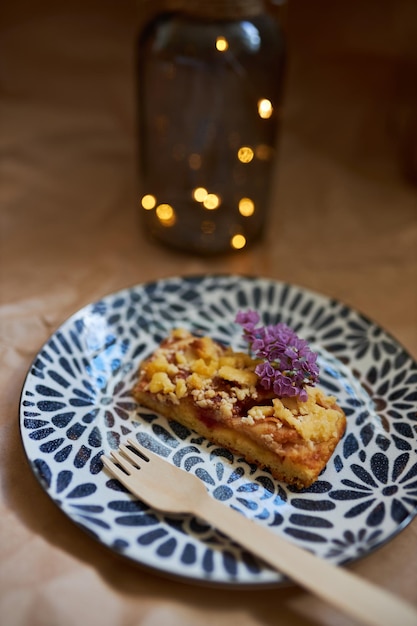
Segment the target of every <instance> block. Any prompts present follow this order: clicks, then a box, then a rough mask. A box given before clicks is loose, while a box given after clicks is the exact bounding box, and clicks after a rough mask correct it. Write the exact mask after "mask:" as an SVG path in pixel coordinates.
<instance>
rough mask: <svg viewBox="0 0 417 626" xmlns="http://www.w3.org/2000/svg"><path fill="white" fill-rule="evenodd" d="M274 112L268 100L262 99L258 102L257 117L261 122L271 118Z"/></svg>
mask: <svg viewBox="0 0 417 626" xmlns="http://www.w3.org/2000/svg"><path fill="white" fill-rule="evenodd" d="M273 111H274V107H273V106H272V102H271V101H270V100H268V98H262V99H261V100H258V113H259V117H261V118H262V119H263V120H267V119H269V118H270V117H271V115H272V113H273Z"/></svg>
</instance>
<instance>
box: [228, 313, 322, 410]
mask: <svg viewBox="0 0 417 626" xmlns="http://www.w3.org/2000/svg"><path fill="white" fill-rule="evenodd" d="M259 321H260V318H259V315H258V313H256V311H252V310H249V311H246V312H242V311H240V312H239V313H238V314H237V316H236V323H238V324H240V325H241V326H242V328H243V336H244V339H245V340H246V341H247V343H248V346H249V350H250V352H252V353H253V354H254V356H255V358H257V359H261V360H262V363H260V364H258V365H257V366H256V368H255V372H256V374H257V375H258V376H259V379H260V382H261V385H262V386H263V387H264V388H265V389H271V388H272V389H273V391H274V393H276V395H277V396H280V397H294V396H299V398H300V400H302V401H305V400H307V397H308V396H307V392H306V390H305V385H314V384H315V383H316V382H317V380H318V376H319V368H318V365H317V354H316V353H315V352H312V350H310V348H309V346H308V344H307V342H306V341H305V340H304V339H300V337H298V336H297V335H296V333H295V332H294V331H293V330H292V329H291V328H290V327H289V326H287V325H286V324H283V323H279V324H276V325H274V326H260V327H258V328H257V324H258V323H259Z"/></svg>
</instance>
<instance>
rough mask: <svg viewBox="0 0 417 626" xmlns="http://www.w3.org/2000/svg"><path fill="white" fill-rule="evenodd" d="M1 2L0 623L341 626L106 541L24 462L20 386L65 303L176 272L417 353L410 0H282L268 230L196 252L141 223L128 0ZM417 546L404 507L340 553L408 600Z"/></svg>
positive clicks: (416, 155) (416, 21)
mask: <svg viewBox="0 0 417 626" xmlns="http://www.w3.org/2000/svg"><path fill="white" fill-rule="evenodd" d="M8 4H9V6H8V7H6V8H5V7H3V9H1V11H2V13H1V15H0V18H1V19H0V28H1V31H2V32H1V33H0V35H1V37H0V40H1V55H0V58H1V59H2V60H1V65H0V85H1V89H0V119H1V125H2V130H1V133H0V150H1V155H2V179H1V186H0V190H1V191H0V194H1V209H0V211H1V213H0V218H1V278H0V297H1V307H0V320H1V322H0V341H1V351H0V362H1V368H0V407H1V409H0V427H1V431H0V432H1V434H0V446H1V454H0V468H1V469H0V471H1V477H2V481H1V485H2V486H1V498H0V507H1V514H0V527H1V533H0V536H1V546H0V580H1V586H0V615H1V621H2V624H5V626H11V625H13V626H15V625H16V626H20V625H22V626H23V625H25V626H26V625H28V624H30V625H31V626H32V625H34V626H36V625H39V626H41V625H42V626H49V625H51V626H52V625H53V626H56V625H59V626H66V625H72V624H76V623H80V622H81V621H82V622H83V623H86V624H90V625H91V626H95V625H96V624H97V625H98V624H100V625H101V626H114V625H119V624H120V625H140V626H159V625H164V626H165V625H168V626H176V625H178V626H179V625H181V626H188V625H189V626H206V625H208V624H213V623H215V624H216V626H226V625H227V626H232V625H233V624H239V626H254V625H258V624H264V625H266V626H270V625H271V626H272V624H288V625H290V626H307V625H308V626H310V625H313V624H323V625H329V626H330V625H331V626H339V625H344V624H351V623H353V622H352V621H351V620H349V619H348V618H347V617H345V616H342V615H341V614H339V613H338V612H337V611H336V610H335V609H333V608H331V607H329V606H326V605H325V604H324V603H323V602H321V601H320V600H318V599H316V598H313V597H312V596H310V595H309V594H308V593H307V592H305V591H303V590H302V589H300V588H298V587H297V586H290V587H288V588H279V589H262V590H261V589H258V590H253V591H247V592H245V593H242V591H231V590H228V589H207V588H202V587H194V586H190V585H187V584H184V583H180V582H177V581H170V580H167V579H165V578H163V577H161V576H158V575H157V574H151V573H146V572H144V571H142V570H141V569H138V568H136V567H135V566H134V565H132V564H130V563H127V562H124V561H123V560H120V558H118V557H117V556H115V555H114V554H113V553H111V552H109V551H107V550H105V549H104V548H102V547H101V546H100V545H98V544H97V543H96V542H95V541H93V540H92V539H90V538H89V537H88V536H86V535H85V534H84V533H83V532H82V531H80V530H79V529H78V528H77V527H76V526H75V525H74V524H73V523H72V522H71V521H70V520H69V519H67V518H66V517H65V516H64V515H63V514H62V513H61V512H60V510H59V509H58V508H56V507H55V506H54V504H53V503H52V501H50V499H49V498H48V497H47V496H46V495H45V494H44V493H43V491H42V490H41V488H40V486H39V485H38V483H37V481H36V480H35V478H34V476H33V475H32V473H31V471H30V470H29V467H28V464H27V461H26V459H25V455H24V452H23V449H22V445H21V440H20V435H19V428H18V418H17V415H18V405H19V394H20V391H21V387H22V384H23V381H24V377H25V375H26V372H27V370H28V368H29V366H30V363H31V361H32V359H33V357H34V356H35V354H36V353H37V351H38V350H39V348H40V347H41V345H42V344H43V342H44V341H45V340H46V339H47V338H48V337H49V336H50V334H51V333H52V332H53V331H54V330H55V329H56V328H57V327H58V326H59V325H60V324H61V323H62V322H63V321H64V320H65V319H66V318H67V317H68V316H69V315H70V314H72V313H73V312H75V311H77V310H78V309H79V308H81V307H82V306H84V305H85V304H87V303H89V302H91V301H93V300H96V299H99V298H100V297H102V296H103V295H105V294H108V293H111V292H114V291H117V290H119V289H122V288H124V287H128V286H131V285H134V284H138V283H142V282H145V281H149V280H154V279H158V278H161V277H167V276H173V275H188V274H196V273H214V272H227V273H239V274H251V275H256V276H265V277H268V278H273V279H277V280H282V281H286V282H290V283H294V284H297V285H301V286H304V287H307V288H310V289H313V290H315V291H318V292H321V293H323V294H325V295H327V296H330V297H334V298H338V299H340V300H342V301H344V302H346V303H347V304H348V305H350V306H352V307H354V308H356V309H358V310H360V311H362V312H364V313H365V314H366V315H367V316H369V317H371V318H373V319H374V320H376V321H377V322H378V323H379V324H380V325H381V326H383V327H384V328H385V329H387V330H388V331H389V332H390V333H391V334H392V335H394V336H395V337H396V338H397V339H398V340H399V341H400V342H401V343H402V344H403V345H404V346H405V347H406V348H407V350H408V351H409V352H410V353H411V354H412V355H413V356H414V357H417V293H416V285H417V184H416V178H417V116H416V110H417V93H416V86H415V85H416V83H417V81H416V74H417V49H416V45H415V42H416V41H417V32H416V31H417V13H416V10H415V9H416V5H415V3H413V2H410V1H406V0H402V1H400V2H397V3H390V2H385V1H384V2H373V1H366V2H362V3H356V6H352V4H353V5H355V3H348V5H347V6H344V7H342V5H341V3H332V2H330V0H328V1H324V0H316V2H314V3H307V2H302V1H301V0H299V1H298V0H293V1H292V2H290V5H289V8H288V11H287V28H288V44H289V52H290V54H289V65H288V73H287V85H286V97H285V106H284V112H283V121H282V133H281V140H280V146H279V161H278V166H277V171H276V177H275V187H274V194H273V200H272V206H271V215H270V223H269V227H268V230H267V235H266V236H265V238H264V240H263V241H262V242H261V243H259V244H257V245H256V246H254V247H253V248H250V249H248V250H245V251H241V252H240V253H237V254H235V255H231V256H222V257H218V258H210V259H207V258H199V257H197V256H188V255H186V254H182V253H177V252H173V251H170V250H168V249H166V248H163V247H161V246H158V245H157V244H155V243H153V242H152V241H150V240H149V238H148V237H147V236H146V233H144V232H143V231H142V229H141V226H140V222H139V219H138V191H137V182H138V181H137V173H136V172H137V169H136V140H135V123H134V120H135V84H134V41H135V37H136V34H137V31H138V24H140V19H141V15H140V2H138V3H137V4H135V3H134V2H131V1H127V2H121V3H116V2H111V1H110V0H100V1H98V0H88V1H85V2H81V1H78V0H68V1H67V2H65V3H54V2H51V1H49V0H40V1H38V2H36V3H31V2H29V1H25V0H18V1H17V2H15V3H8ZM335 4H337V8H335ZM394 4H395V8H393V5H394ZM35 498H36V507H34V506H33V501H34V499H35ZM416 555H417V520H414V521H413V522H412V523H411V524H409V525H408V526H407V527H406V528H405V530H404V531H403V532H402V533H401V534H399V535H398V536H397V537H396V538H395V539H393V540H392V541H390V542H389V543H388V544H387V545H385V546H383V547H382V548H380V549H378V550H377V551H376V552H374V553H373V554H371V555H369V556H368V557H367V558H366V559H363V560H361V561H358V562H356V563H355V564H352V565H351V567H350V568H351V569H352V570H353V571H354V572H356V573H357V574H359V575H361V576H363V577H364V578H366V579H368V580H370V581H373V582H375V583H377V584H378V585H380V586H381V587H383V588H385V589H388V590H391V591H393V592H395V593H396V594H398V595H399V596H400V597H403V598H406V599H408V600H409V601H411V602H412V603H414V604H415V605H416V606H417V568H416Z"/></svg>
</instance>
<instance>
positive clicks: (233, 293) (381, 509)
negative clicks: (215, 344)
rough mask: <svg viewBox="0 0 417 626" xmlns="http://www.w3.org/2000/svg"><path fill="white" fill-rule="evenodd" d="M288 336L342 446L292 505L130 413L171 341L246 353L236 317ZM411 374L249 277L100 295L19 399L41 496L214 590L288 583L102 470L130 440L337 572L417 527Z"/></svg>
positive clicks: (193, 438)
mask: <svg viewBox="0 0 417 626" xmlns="http://www.w3.org/2000/svg"><path fill="white" fill-rule="evenodd" d="M248 308H252V309H256V310H257V311H258V312H259V313H260V314H261V318H262V320H263V323H268V324H275V323H277V322H279V321H283V322H285V323H287V324H288V325H289V326H291V327H292V328H293V329H294V330H295V331H296V332H297V333H298V334H299V335H300V336H301V337H303V338H304V339H307V340H308V341H309V342H310V344H311V346H312V348H313V349H314V350H316V351H317V352H318V353H319V359H318V360H319V365H320V368H321V375H320V386H321V387H322V388H323V389H324V390H325V391H326V392H328V393H330V394H333V395H335V396H337V398H338V401H339V404H340V405H341V406H342V407H343V409H344V411H345V413H346V415H347V418H348V426H347V431H346V434H345V436H344V438H343V439H342V441H340V443H339V445H338V447H337V449H336V451H335V453H334V455H333V457H332V458H331V460H330V461H329V463H328V465H327V467H326V468H325V470H324V471H323V472H322V474H321V476H320V477H319V480H318V481H317V482H316V483H315V484H314V485H313V486H312V487H310V488H309V489H305V490H303V491H297V490H295V489H293V488H290V487H288V486H287V485H285V484H283V483H279V482H277V481H276V480H274V479H273V478H272V477H271V476H270V474H269V473H268V472H266V471H262V470H259V469H257V468H256V467H254V466H253V465H250V464H248V463H246V462H245V461H244V460H243V459H241V458H239V457H238V456H236V455H233V454H231V453H230V452H227V451H226V450H224V449H222V448H220V447H219V446H217V445H214V444H212V443H210V442H209V441H207V440H205V439H203V438H202V437H199V436H197V435H196V434H195V433H194V432H191V431H189V430H187V429H186V428H184V427H183V426H180V425H179V424H178V423H176V422H168V421H167V420H166V419H164V418H162V417H160V416H158V415H155V413H153V412H152V411H149V410H147V409H144V408H142V407H140V406H137V405H136V404H135V402H134V401H133V399H132V397H131V389H132V386H133V384H134V382H135V378H136V373H137V368H138V365H139V363H140V361H141V360H142V359H143V358H144V357H146V356H147V355H148V354H149V353H150V352H151V351H153V350H154V349H155V347H156V346H157V345H158V344H159V342H160V340H161V339H162V338H163V337H165V336H166V335H167V334H168V332H169V330H170V329H171V328H173V327H184V328H187V329H189V330H192V331H196V332H201V333H204V334H208V335H210V336H211V337H212V338H213V339H216V340H220V341H222V342H225V343H227V344H229V343H230V344H231V345H232V346H233V347H234V348H240V349H244V348H245V345H244V344H243V343H242V339H241V328H240V327H239V326H237V325H236V324H235V323H234V319H235V316H236V313H237V311H238V310H246V309H248ZM416 407H417V364H416V363H415V362H414V360H413V359H412V358H411V356H410V355H409V354H408V353H407V352H406V351H405V350H404V348H402V347H401V346H400V345H399V344H398V343H397V342H396V341H395V339H393V338H392V337H391V336H390V335H389V334H388V333H386V332H385V331H384V330H382V329H381V328H380V327H379V326H377V325H376V324H374V323H373V322H372V321H370V320H369V319H367V318H366V317H364V316H363V315H361V314H360V313H358V312H356V311H354V310H352V309H351V308H349V307H347V306H346V305H344V304H342V303H340V302H337V301H335V300H332V299H329V298H327V297H324V296H322V295H319V294H317V293H313V292H311V291H308V290H306V289H302V288H300V287H296V286H292V285H288V284H283V283H279V282H276V281H272V280H268V279H259V278H252V277H242V276H222V275H219V276H217V275H214V276H198V277H185V278H184V277H178V278H170V279H165V280H160V281H157V282H154V283H149V284H144V285H138V286H136V287H133V288H131V289H125V290H123V291H120V292H118V293H115V294H112V295H109V296H107V297H105V298H103V299H102V300H100V301H99V302H95V303H93V304H90V305H88V306H86V307H85V308H83V309H82V310H81V311H79V312H78V313H76V314H75V315H73V316H72V317H71V318H70V319H68V320H67V321H66V322H65V323H64V324H63V325H62V326H61V327H60V328H59V329H58V330H57V331H56V332H55V333H54V334H53V336H52V337H51V338H50V339H49V341H48V342H47V343H46V344H45V345H44V346H43V348H42V349H41V350H40V352H39V354H38V355H37V357H36V358H35V360H34V362H33V365H32V367H31V369H30V372H29V373H28V376H27V378H26V381H25V384H24V387H23V390H22V397H21V408H20V414H21V417H20V419H21V433H22V438H23V444H24V447H25V450H26V454H27V457H28V459H29V462H30V464H31V466H32V468H33V471H34V472H35V474H36V476H37V478H38V479H39V481H40V483H41V485H42V486H43V488H44V489H45V491H46V492H47V493H48V494H49V495H50V497H51V498H52V499H53V500H54V502H55V503H56V504H57V505H58V506H59V507H60V508H61V509H62V510H63V511H64V513H65V514H66V515H67V516H68V517H69V518H71V519H72V520H73V521H74V522H75V523H76V524H78V525H79V526H80V527H82V528H83V529H85V530H87V531H88V532H89V533H91V534H92V535H93V536H94V537H95V538H96V539H97V540H98V541H100V542H102V543H103V544H105V545H106V546H108V547H110V548H111V549H113V550H115V551H117V552H119V553H122V554H124V555H125V556H126V557H127V558H129V559H131V560H133V561H135V562H137V563H139V564H141V565H142V566H146V567H149V568H152V569H154V570H157V571H159V572H161V573H163V574H165V575H169V576H178V577H181V578H186V579H188V580H190V581H191V580H192V581H198V582H200V583H207V584H222V585H233V586H236V585H238V586H239V585H251V586H258V585H271V584H279V583H282V582H284V580H285V579H284V577H283V576H282V575H281V574H280V573H277V572H275V571H273V570H272V569H270V568H269V567H267V566H266V565H265V564H263V563H262V562H260V561H259V560H257V559H256V558H254V557H253V556H252V555H251V554H249V553H248V552H247V551H245V550H242V549H241V548H240V547H239V546H238V545H236V544H235V543H233V542H232V541H230V540H229V539H228V538H227V537H225V536H224V535H223V534H221V533H218V532H217V531H216V530H215V529H213V528H211V527H210V526H208V525H207V524H205V522H204V520H202V519H196V518H194V517H190V516H188V517H184V516H175V515H165V514H161V513H159V512H158V511H155V510H152V509H150V508H149V507H148V506H146V505H145V504H143V503H142V502H140V501H138V500H136V499H135V498H134V497H133V496H131V495H130V494H129V493H127V492H126V490H125V489H124V488H122V487H121V486H120V484H119V483H118V482H117V481H116V480H114V479H112V478H111V477H110V476H109V475H108V474H107V473H106V471H105V470H103V466H102V463H101V461H100V457H101V455H102V454H103V453H104V454H109V452H110V450H112V449H116V448H117V447H118V446H119V444H120V443H121V442H122V441H124V440H125V439H126V437H127V436H130V437H132V436H133V437H136V438H137V439H138V440H139V441H140V442H141V443H143V444H144V445H145V446H147V447H149V448H150V449H152V450H153V451H156V452H157V453H158V454H160V455H161V456H163V457H165V458H166V459H167V461H168V462H170V463H174V464H175V465H177V466H179V467H182V468H183V469H184V470H185V471H187V472H192V473H194V474H196V475H197V476H198V477H199V478H200V479H201V480H202V481H204V483H205V485H206V486H207V489H208V490H209V492H210V493H211V494H212V495H213V497H214V498H217V499H219V500H222V501H223V502H224V505H225V506H231V507H233V508H235V509H237V510H239V511H241V513H242V514H243V515H245V516H247V517H250V518H252V519H254V520H256V521H257V523H259V524H263V525H264V526H267V527H268V528H269V529H270V530H271V532H273V533H279V534H281V535H282V536H284V537H286V538H287V539H288V540H289V541H293V542H294V543H296V544H298V545H299V546H302V547H305V548H307V549H309V550H311V551H313V552H315V553H316V554H317V555H320V556H321V557H323V558H325V559H329V560H330V561H332V562H335V563H346V562H349V561H353V560H355V559H357V558H359V557H362V556H364V555H366V554H368V553H370V552H371V551H373V550H374V549H375V548H377V547H378V546H380V545H381V544H382V543H384V542H386V541H388V540H390V539H392V538H393V537H394V536H395V535H396V534H397V533H398V532H399V531H401V530H402V529H403V528H404V527H405V526H406V524H408V523H409V522H410V521H411V520H412V518H413V517H414V516H415V515H416V513H417V454H416V452H417V413H416Z"/></svg>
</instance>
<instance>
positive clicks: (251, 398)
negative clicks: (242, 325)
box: [138, 329, 341, 442]
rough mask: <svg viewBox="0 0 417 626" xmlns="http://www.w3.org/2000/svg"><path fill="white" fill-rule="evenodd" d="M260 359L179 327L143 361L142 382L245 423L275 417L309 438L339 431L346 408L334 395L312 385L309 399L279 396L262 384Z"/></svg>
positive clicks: (165, 396)
mask: <svg viewBox="0 0 417 626" xmlns="http://www.w3.org/2000/svg"><path fill="white" fill-rule="evenodd" d="M258 362H259V361H257V360H255V359H252V358H251V357H250V356H249V355H248V354H246V353H243V352H234V351H233V350H232V349H231V348H226V347H224V346H222V345H220V344H219V343H217V342H215V341H213V340H212V339H210V338H209V337H195V336H194V335H192V334H190V333H189V332H188V331H186V330H183V329H176V330H174V331H172V333H171V335H170V336H169V337H168V338H167V339H166V340H165V341H163V342H162V344H161V346H160V347H159V348H158V349H157V350H156V351H155V352H154V353H153V355H152V356H151V357H150V358H149V359H148V360H147V361H145V362H144V363H143V364H142V366H141V369H140V378H139V383H138V384H139V385H140V386H141V388H142V389H144V390H146V391H149V392H150V393H152V394H155V395H157V396H158V399H159V400H160V401H161V402H165V403H172V404H178V403H179V401H180V400H181V399H183V398H185V397H186V396H190V397H192V398H193V401H194V402H195V404H196V405H197V406H199V407H200V408H201V409H205V410H210V409H212V411H213V415H214V419H217V416H219V417H220V419H225V420H228V419H232V418H236V417H238V418H239V419H240V423H241V424H242V426H243V427H245V428H254V427H256V425H257V424H259V423H261V422H263V421H268V422H270V421H273V422H275V424H276V427H277V429H281V428H282V427H283V426H287V427H289V428H291V429H295V430H296V431H297V433H298V434H299V436H300V437H302V438H303V439H304V440H306V441H312V442H313V441H314V442H316V441H317V442H320V441H325V440H327V439H329V438H330V437H333V436H337V424H338V421H339V419H340V415H341V412H340V410H338V409H337V408H335V407H336V406H337V405H336V400H335V398H334V397H333V396H326V395H325V394H324V393H323V392H322V391H321V390H319V389H317V388H315V387H307V388H306V391H307V400H305V401H302V400H300V399H299V398H297V397H291V398H277V397H274V396H273V394H271V393H270V392H269V393H266V391H265V389H263V388H262V387H261V385H260V381H259V378H258V376H257V374H256V373H255V367H256V365H257V364H258ZM271 436H272V435H270V437H271Z"/></svg>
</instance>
